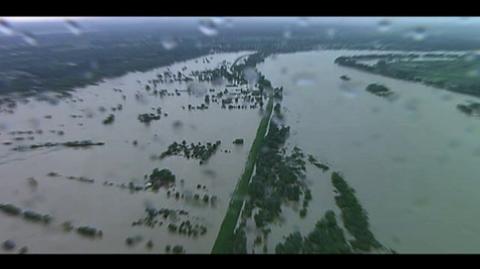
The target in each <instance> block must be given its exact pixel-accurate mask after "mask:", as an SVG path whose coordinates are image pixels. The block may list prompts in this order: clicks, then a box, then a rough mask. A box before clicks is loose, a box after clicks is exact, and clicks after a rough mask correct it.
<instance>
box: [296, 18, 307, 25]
mask: <svg viewBox="0 0 480 269" xmlns="http://www.w3.org/2000/svg"><path fill="white" fill-rule="evenodd" d="M297 23H298V25H300V26H301V27H307V26H309V25H310V19H309V18H308V17H300V18H298V21H297Z"/></svg>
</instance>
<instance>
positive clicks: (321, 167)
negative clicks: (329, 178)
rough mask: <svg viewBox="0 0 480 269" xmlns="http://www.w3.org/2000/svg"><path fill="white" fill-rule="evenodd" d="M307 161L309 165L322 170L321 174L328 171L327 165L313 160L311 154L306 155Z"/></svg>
mask: <svg viewBox="0 0 480 269" xmlns="http://www.w3.org/2000/svg"><path fill="white" fill-rule="evenodd" d="M308 161H309V162H310V163H311V164H313V165H315V166H316V167H318V168H320V169H322V171H323V172H326V171H328V169H330V168H329V167H328V165H326V164H322V163H320V162H319V161H317V159H315V157H313V155H311V154H309V155H308Z"/></svg>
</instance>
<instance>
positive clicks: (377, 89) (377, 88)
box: [365, 83, 393, 97]
mask: <svg viewBox="0 0 480 269" xmlns="http://www.w3.org/2000/svg"><path fill="white" fill-rule="evenodd" d="M365 90H366V91H367V92H370V93H372V94H375V95H377V96H380V97H389V96H391V95H393V92H392V91H391V90H390V89H389V88H387V87H385V86H384V85H380V84H376V83H372V84H369V85H368V86H367V88H366V89H365Z"/></svg>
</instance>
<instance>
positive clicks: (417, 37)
mask: <svg viewBox="0 0 480 269" xmlns="http://www.w3.org/2000/svg"><path fill="white" fill-rule="evenodd" d="M410 36H411V38H412V39H413V40H414V41H423V40H425V38H426V36H427V30H426V28H425V27H423V26H417V27H415V28H414V29H413V31H412V33H411V34H410Z"/></svg>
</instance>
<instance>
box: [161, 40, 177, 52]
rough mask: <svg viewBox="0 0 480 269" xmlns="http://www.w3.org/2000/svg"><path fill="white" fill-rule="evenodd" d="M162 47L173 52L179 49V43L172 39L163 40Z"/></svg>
mask: <svg viewBox="0 0 480 269" xmlns="http://www.w3.org/2000/svg"><path fill="white" fill-rule="evenodd" d="M161 43H162V47H163V48H164V49H166V50H172V49H174V48H176V47H177V45H178V44H177V41H176V40H175V39H173V38H171V37H167V38H165V39H163V40H162V42H161Z"/></svg>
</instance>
